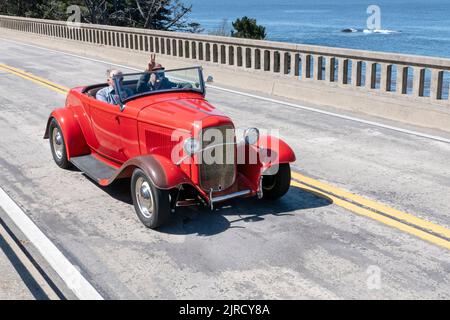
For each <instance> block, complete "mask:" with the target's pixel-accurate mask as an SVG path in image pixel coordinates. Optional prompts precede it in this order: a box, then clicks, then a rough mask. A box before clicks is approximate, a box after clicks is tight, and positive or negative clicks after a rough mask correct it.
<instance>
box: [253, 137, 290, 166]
mask: <svg viewBox="0 0 450 320" xmlns="http://www.w3.org/2000/svg"><path fill="white" fill-rule="evenodd" d="M257 146H258V148H259V155H260V161H261V162H262V164H263V167H264V168H269V167H271V166H273V165H277V164H282V163H291V162H295V160H296V157H295V153H294V151H293V150H292V149H291V147H290V146H289V145H288V144H287V143H286V142H284V141H283V140H281V139H278V138H276V137H273V136H261V137H259V141H258V144H257Z"/></svg>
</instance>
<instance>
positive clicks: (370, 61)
mask: <svg viewBox="0 0 450 320" xmlns="http://www.w3.org/2000/svg"><path fill="white" fill-rule="evenodd" d="M0 28H4V29H11V30H15V31H20V32H25V33H32V34H37V35H41V36H45V37H52V38H59V39H66V40H71V41H76V42H79V43H80V42H81V43H84V44H91V45H101V46H105V47H112V48H120V49H127V50H128V51H129V50H132V51H133V52H141V53H147V52H150V53H157V54H159V55H160V56H162V57H165V58H176V59H177V60H183V61H186V62H189V63H192V62H195V63H198V64H202V65H204V66H208V67H211V68H220V70H227V72H228V74H230V72H231V73H232V74H234V75H236V74H239V75H240V77H237V78H236V77H235V76H233V77H235V80H236V79H238V80H239V81H234V82H232V83H231V82H230V83H229V84H232V85H234V86H236V85H238V86H239V85H241V84H242V86H243V88H245V89H254V90H259V89H260V88H257V87H251V86H250V85H249V84H247V83H246V84H243V83H244V82H246V80H245V79H247V80H248V79H249V78H248V77H247V78H246V76H245V75H248V76H251V77H257V78H259V79H260V80H262V81H267V88H270V90H269V91H270V92H267V93H270V94H274V95H280V96H285V97H288V98H301V99H303V100H306V101H310V102H315V103H320V104H325V105H331V106H336V107H342V106H344V108H346V109H351V110H356V109H361V110H360V111H363V112H366V113H369V114H373V115H377V116H382V117H387V118H390V119H394V120H400V121H405V122H408V123H412V124H418V125H423V126H428V127H430V126H431V127H436V128H440V129H443V130H447V131H450V129H446V128H449V127H450V125H449V124H450V114H449V113H450V112H449V110H448V109H449V108H448V107H449V105H450V103H449V86H448V80H449V78H450V59H444V58H435V57H424V56H413V55H404V54H397V53H385V52H371V51H363V50H352V49H342V48H333V47H323V46H312V45H300V44H291V43H282V42H273V41H261V40H249V39H239V38H232V37H219V36H210V35H203V34H190V33H180V32H167V31H156V30H146V29H137V28H124V27H114V26H104V25H92V24H79V26H77V27H74V26H72V25H70V24H68V23H66V22H60V21H53V20H41V19H30V18H22V17H9V16H0ZM215 70H217V69H215ZM225 74H227V73H226V72H225ZM215 78H216V77H215ZM219 79H220V80H222V81H221V82H224V83H226V82H227V81H226V80H225V79H224V78H220V76H219ZM262 81H260V82H259V83H260V84H261V83H265V82H262ZM264 91H268V90H267V89H264ZM336 95H341V97H340V98H337V99H336ZM352 97H353V98H354V99H351V98H352ZM386 99H387V100H386ZM390 102H395V103H394V104H395V105H396V106H395V107H393V108H392V109H393V110H391V111H390V113H389V110H388V108H387V107H386V104H389V103H390ZM381 104H384V108H378V111H374V110H373V108H377V107H376V105H381ZM399 105H400V106H402V107H405V106H407V107H408V106H413V107H416V109H417V110H414V109H410V110H409V111H407V110H400V109H399V110H396V108H397V109H398V106H399ZM424 107H425V108H426V109H428V108H434V109H433V110H431V111H432V112H437V113H438V114H436V113H432V114H428V115H426V116H427V117H431V118H432V119H431V118H430V119H431V120H430V119H429V120H430V121H424V120H423V119H422V120H421V118H423V117H424V114H423V112H422V113H421V112H419V110H418V109H422V111H423V109H424ZM414 111H417V112H416V113H414ZM405 112H410V113H411V114H410V115H406V116H405ZM442 112H443V113H444V114H445V116H446V117H447V118H448V119H446V120H443V119H441V120H437V119H439V117H440V115H439V113H442ZM402 114H403V115H402ZM435 120H436V121H437V122H439V123H438V124H437V123H436V121H435Z"/></svg>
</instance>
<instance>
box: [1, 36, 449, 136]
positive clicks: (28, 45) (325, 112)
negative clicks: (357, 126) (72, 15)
mask: <svg viewBox="0 0 450 320" xmlns="http://www.w3.org/2000/svg"><path fill="white" fill-rule="evenodd" d="M0 39H1V40H3V41H6V42H11V43H15V44H18V45H22V46H27V47H31V48H36V49H39V50H43V51H48V52H53V53H59V54H63V55H66V56H71V57H75V58H79V59H84V60H88V61H93V62H99V63H102V64H106V65H109V66H116V67H120V68H124V69H129V70H134V71H142V70H141V69H137V68H133V67H130V66H125V65H121V64H117V63H112V62H108V61H105V60H99V59H94V58H88V57H84V56H80V55H77V54H72V53H67V52H63V51H58V50H53V49H48V48H44V47H39V46H35V45H32V44H27V43H22V42H18V41H14V40H10V39H5V38H0ZM207 87H208V88H211V89H215V90H220V91H223V92H228V93H232V94H237V95H241V96H245V97H250V98H255V99H259V100H263V101H267V102H271V103H276V104H279V105H284V106H287V107H291V108H295V109H301V110H305V111H310V112H315V113H320V114H324V115H327V116H331V117H336V118H340V119H344V120H349V121H354V122H359V123H363V124H366V125H370V126H373V127H379V128H383V129H387V130H392V131H396V132H400V133H404V134H408V135H413V136H416V137H421V138H426V139H431V140H435V141H439V142H444V143H450V139H447V138H444V137H439V136H435V135H430V134H426V133H422V132H419V131H414V130H408V129H403V128H399V127H395V126H390V125H385V124H383V123H380V122H375V121H368V120H364V119H361V118H356V117H350V116H345V115H341V114H338V113H334V112H328V111H324V110H320V109H316V108H312V107H306V106H302V105H299V104H294V103H289V102H285V101H281V100H276V99H272V98H266V97H262V96H258V95H255V94H250V93H245V92H242V91H237V90H231V89H225V88H222V87H218V86H213V85H207Z"/></svg>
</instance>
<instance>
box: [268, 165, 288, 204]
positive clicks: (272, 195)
mask: <svg viewBox="0 0 450 320" xmlns="http://www.w3.org/2000/svg"><path fill="white" fill-rule="evenodd" d="M290 186H291V167H290V165H289V163H283V164H280V165H279V168H278V172H277V173H276V174H273V175H266V176H263V181H262V187H263V198H264V199H268V200H275V199H279V198H281V197H282V196H284V195H285V194H286V193H287V192H288V191H289V187H290Z"/></svg>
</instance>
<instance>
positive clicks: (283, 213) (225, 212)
mask: <svg viewBox="0 0 450 320" xmlns="http://www.w3.org/2000/svg"><path fill="white" fill-rule="evenodd" d="M332 203H333V201H332V200H331V199H329V198H326V197H324V196H322V195H320V196H319V195H317V194H315V193H312V192H310V191H308V190H305V189H302V188H299V187H294V186H291V189H290V190H289V192H288V194H286V195H285V196H284V197H283V198H281V199H279V200H277V201H266V200H259V199H257V198H248V199H234V200H230V201H228V202H226V203H224V204H222V205H220V206H217V207H216V208H215V209H214V210H213V211H211V210H209V209H208V208H196V207H189V208H178V209H177V213H176V215H175V216H174V217H173V218H172V219H171V221H170V223H168V224H167V225H166V226H163V227H161V228H160V229H159V231H160V232H164V233H169V234H177V235H190V234H196V235H198V236H212V235H216V234H219V233H222V232H224V231H226V230H229V229H238V228H240V229H245V228H247V227H250V224H253V223H263V222H264V221H265V220H268V218H269V217H270V218H269V219H270V221H275V220H277V219H280V220H282V219H285V218H288V217H294V216H301V215H302V213H304V212H306V211H307V210H310V209H314V208H321V207H326V206H329V205H331V204H332ZM273 217H275V219H273Z"/></svg>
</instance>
